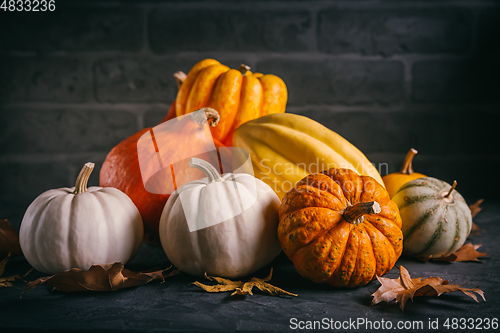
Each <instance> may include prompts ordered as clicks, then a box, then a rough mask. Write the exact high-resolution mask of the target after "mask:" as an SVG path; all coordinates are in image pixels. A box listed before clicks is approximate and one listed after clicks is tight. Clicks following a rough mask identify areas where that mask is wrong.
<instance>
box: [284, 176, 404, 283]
mask: <svg viewBox="0 0 500 333" xmlns="http://www.w3.org/2000/svg"><path fill="white" fill-rule="evenodd" d="M278 238H279V240H280V243H281V246H282V248H283V251H284V252H285V254H286V255H287V256H288V258H290V260H292V262H293V264H294V266H295V269H296V270H297V272H298V273H299V274H300V275H302V276H304V277H306V278H308V279H310V280H312V281H314V282H316V283H328V284H331V285H332V286H335V287H357V286H362V285H365V284H367V283H368V282H370V281H371V280H372V279H374V278H375V276H376V275H378V276H381V275H383V274H385V273H387V272H389V271H390V270H391V269H392V267H393V266H394V264H395V263H396V260H397V259H398V258H399V256H400V255H401V252H402V250H403V233H402V231H401V217H400V215H399V210H398V207H397V205H396V204H395V203H394V201H392V200H391V199H390V197H389V194H388V193H387V191H386V190H385V189H384V188H383V187H382V186H381V185H380V184H379V183H378V182H377V181H375V180H374V179H373V178H371V177H369V176H359V175H358V174H356V173H355V172H353V171H351V170H348V169H333V168H332V169H329V170H327V171H324V172H322V173H318V174H312V175H309V176H307V177H305V178H303V179H302V180H301V181H299V182H298V183H297V185H296V186H295V188H294V189H292V190H291V191H289V192H288V193H287V194H286V195H285V197H284V198H283V200H282V203H281V207H280V223H279V227H278Z"/></svg>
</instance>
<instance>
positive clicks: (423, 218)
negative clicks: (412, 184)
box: [405, 209, 438, 239]
mask: <svg viewBox="0 0 500 333" xmlns="http://www.w3.org/2000/svg"><path fill="white" fill-rule="evenodd" d="M437 210H438V209H428V210H427V211H426V212H425V213H424V214H422V216H421V217H420V219H419V220H418V222H417V223H415V224H414V225H413V226H412V227H411V229H410V230H408V232H407V233H406V235H405V239H410V238H411V236H412V235H413V233H414V232H415V231H416V230H417V229H418V228H419V227H420V226H421V225H422V224H424V223H425V222H426V221H427V220H428V219H429V218H430V217H432V216H433V215H434V213H435V212H436V211H437Z"/></svg>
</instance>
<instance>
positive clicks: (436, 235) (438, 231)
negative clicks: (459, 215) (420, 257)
mask: <svg viewBox="0 0 500 333" xmlns="http://www.w3.org/2000/svg"><path fill="white" fill-rule="evenodd" d="M446 211H447V209H446V208H445V210H444V211H443V214H442V215H443V217H445V216H446ZM446 222H448V221H446ZM443 231H444V223H443V219H439V221H438V226H437V228H436V230H435V231H434V233H433V234H432V237H431V239H430V240H429V241H427V243H425V245H424V248H423V250H422V251H420V254H423V253H426V252H427V251H428V250H429V249H430V248H431V247H433V246H434V245H435V244H436V242H437V241H438V240H439V239H440V238H441V233H442V232H443Z"/></svg>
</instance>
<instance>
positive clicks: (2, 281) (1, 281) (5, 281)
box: [0, 253, 33, 287]
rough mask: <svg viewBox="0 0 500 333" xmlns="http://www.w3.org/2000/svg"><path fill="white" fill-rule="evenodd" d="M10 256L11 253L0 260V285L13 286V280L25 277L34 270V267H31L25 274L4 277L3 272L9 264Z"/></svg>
mask: <svg viewBox="0 0 500 333" xmlns="http://www.w3.org/2000/svg"><path fill="white" fill-rule="evenodd" d="M9 258H10V253H9V254H8V255H7V257H5V258H4V259H3V260H2V261H1V262H0V287H12V282H14V281H17V280H21V279H23V278H25V277H26V276H27V275H28V274H29V273H31V271H32V270H33V268H32V269H30V270H29V271H28V272H27V273H26V274H24V275H19V274H14V275H11V276H7V277H2V275H3V273H4V272H5V267H6V266H7V262H8V261H9Z"/></svg>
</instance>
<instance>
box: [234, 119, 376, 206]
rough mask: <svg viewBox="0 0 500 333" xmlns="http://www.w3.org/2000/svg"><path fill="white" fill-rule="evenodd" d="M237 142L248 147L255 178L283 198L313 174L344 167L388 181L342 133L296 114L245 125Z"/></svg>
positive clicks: (238, 132)
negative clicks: (302, 180) (299, 182)
mask: <svg viewBox="0 0 500 333" xmlns="http://www.w3.org/2000/svg"><path fill="white" fill-rule="evenodd" d="M233 145H234V146H235V147H240V148H244V149H246V150H248V152H249V153H250V156H251V158H252V163H253V168H254V172H255V177H257V178H259V179H261V180H262V181H264V182H265V183H266V184H268V185H269V186H271V188H272V189H273V190H274V191H275V192H276V194H278V196H279V197H280V199H282V198H283V196H284V195H285V193H286V192H288V191H289V190H291V189H292V188H293V187H294V186H295V184H296V183H297V182H298V181H299V180H301V179H302V178H304V177H306V176H307V175H309V174H312V173H318V172H321V171H322V170H327V169H330V168H344V169H349V170H353V171H355V172H357V173H358V174H359V175H363V176H370V177H372V178H374V179H375V180H376V181H377V182H378V183H379V184H380V185H382V186H384V182H383V181H382V178H381V177H380V174H379V173H378V171H377V169H376V168H375V167H374V166H373V164H371V163H370V161H369V160H368V159H367V158H366V156H365V155H363V153H362V152H361V151H360V150H359V149H358V148H356V147H355V146H353V145H352V144H351V143H349V141H347V140H346V139H344V138H343V137H342V136H340V135H339V134H337V133H335V132H334V131H332V130H330V129H328V128H326V127H325V126H323V125H321V124H320V123H318V122H316V121H314V120H312V119H310V118H307V117H304V116H299V115H295V114H290V113H279V114H270V115H267V116H264V117H261V118H258V119H254V120H251V121H249V122H246V123H245V124H243V125H241V126H240V127H239V128H238V129H237V130H236V131H235V132H234V137H233Z"/></svg>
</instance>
